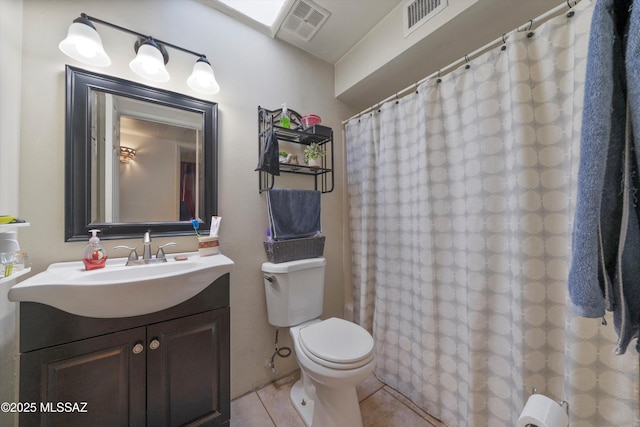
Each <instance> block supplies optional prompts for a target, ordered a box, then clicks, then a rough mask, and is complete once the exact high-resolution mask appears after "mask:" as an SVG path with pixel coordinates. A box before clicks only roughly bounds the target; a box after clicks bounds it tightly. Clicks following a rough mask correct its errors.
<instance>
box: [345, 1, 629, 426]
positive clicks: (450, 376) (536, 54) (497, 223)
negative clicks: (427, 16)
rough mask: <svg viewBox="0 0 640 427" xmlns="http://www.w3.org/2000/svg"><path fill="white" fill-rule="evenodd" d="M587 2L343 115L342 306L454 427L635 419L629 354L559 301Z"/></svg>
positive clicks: (384, 367)
mask: <svg viewBox="0 0 640 427" xmlns="http://www.w3.org/2000/svg"><path fill="white" fill-rule="evenodd" d="M592 8H593V3H592V2H591V1H588V0H583V1H582V2H581V3H580V4H579V5H578V6H576V7H575V8H574V9H573V11H574V12H575V16H573V17H567V16H565V15H562V16H559V17H556V18H554V19H552V20H549V21H547V22H546V23H544V24H543V25H541V26H540V27H539V28H537V29H536V30H535V31H534V34H533V36H531V37H528V36H527V33H524V32H522V33H516V34H512V35H511V36H510V37H509V38H508V40H507V43H506V44H505V49H504V50H503V49H501V48H496V49H494V50H492V51H491V52H489V53H486V54H484V55H482V56H480V57H478V58H475V59H473V60H472V61H471V62H470V63H469V64H468V65H470V66H469V67H467V66H466V65H467V64H465V65H463V66H462V67H460V68H459V69H457V70H455V71H453V72H452V73H450V74H448V75H445V76H443V77H442V78H441V81H438V80H437V79H432V80H429V81H427V82H425V83H423V84H421V85H420V86H419V87H418V88H417V92H416V93H413V94H410V95H407V96H405V97H403V98H401V99H398V100H397V101H391V102H388V103H386V104H384V105H383V106H382V107H381V108H380V110H379V111H375V112H372V113H369V114H366V115H363V116H361V117H359V118H355V119H352V120H350V121H349V122H348V123H347V124H346V126H345V132H346V146H347V174H348V187H349V204H350V223H351V241H352V256H353V283H354V295H355V296H354V313H355V320H356V321H357V322H358V323H360V324H362V325H363V326H365V327H367V328H369V329H370V330H372V331H373V334H374V338H375V341H376V356H377V367H376V371H375V372H376V375H377V376H378V377H379V378H380V379H381V380H382V381H383V382H385V383H386V384H388V385H389V386H391V387H393V388H395V389H396V390H398V391H399V392H401V393H402V394H404V395H406V396H407V397H409V398H410V399H411V400H412V401H413V402H414V403H416V404H417V405H418V406H420V407H421V408H423V409H425V410H426V411H427V412H429V413H430V414H432V415H434V416H436V417H438V418H439V419H441V420H442V421H443V422H444V423H446V424H447V425H449V426H452V427H458V426H470V427H473V426H478V427H479V426H483V427H485V426H491V427H498V426H509V427H513V426H515V425H516V421H517V419H518V417H519V414H520V412H521V411H522V408H523V407H524V404H525V403H526V399H527V398H528V396H529V394H530V393H531V390H532V388H536V390H537V392H538V393H544V394H546V395H548V396H549V397H552V398H554V399H556V400H557V401H560V400H566V401H568V403H569V411H570V420H571V424H570V425H571V426H572V427H605V426H626V427H632V426H638V425H640V423H639V420H638V381H637V376H638V372H637V369H638V355H637V354H634V353H635V352H632V351H629V352H628V353H627V354H626V355H624V356H615V355H614V354H613V351H612V349H613V347H614V345H615V334H614V332H613V331H612V329H613V328H612V322H610V323H609V325H608V326H603V325H601V319H583V318H578V317H576V316H574V314H573V312H572V310H571V308H570V306H569V304H568V302H567V292H566V288H567V285H566V277H567V272H568V268H569V264H568V263H569V253H570V250H571V248H570V245H571V230H572V221H573V211H574V205H575V200H574V193H575V186H576V182H575V180H576V177H577V168H578V156H579V152H578V146H579V139H580V135H579V132H580V121H581V110H582V98H583V83H584V74H585V57H586V54H587V45H588V32H589V24H590V20H591V13H592Z"/></svg>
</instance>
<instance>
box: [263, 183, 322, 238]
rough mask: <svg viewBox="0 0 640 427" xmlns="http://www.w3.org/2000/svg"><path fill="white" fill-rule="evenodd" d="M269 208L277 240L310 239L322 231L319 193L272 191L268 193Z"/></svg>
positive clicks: (271, 223)
mask: <svg viewBox="0 0 640 427" xmlns="http://www.w3.org/2000/svg"><path fill="white" fill-rule="evenodd" d="M267 207H268V209H269V224H270V226H271V235H272V237H273V239H275V240H286V239H299V238H303V237H310V236H314V235H316V234H319V233H320V231H322V228H321V226H320V192H319V191H314V190H291V189H284V188H276V189H272V190H269V191H268V192H267Z"/></svg>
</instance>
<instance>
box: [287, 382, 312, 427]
mask: <svg viewBox="0 0 640 427" xmlns="http://www.w3.org/2000/svg"><path fill="white" fill-rule="evenodd" d="M289 396H290V398H291V403H292V404H293V407H294V408H295V409H296V411H297V412H298V415H300V418H302V421H304V425H305V426H307V427H311V421H312V420H313V407H314V402H313V400H311V399H310V398H309V397H308V396H307V395H306V394H305V392H304V385H303V384H302V380H301V379H300V380H298V381H296V383H295V384H294V385H293V387H291V394H290V395H289Z"/></svg>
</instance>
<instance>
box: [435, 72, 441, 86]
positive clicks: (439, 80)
mask: <svg viewBox="0 0 640 427" xmlns="http://www.w3.org/2000/svg"><path fill="white" fill-rule="evenodd" d="M441 82H442V79H441V78H440V70H438V79H437V80H436V83H441Z"/></svg>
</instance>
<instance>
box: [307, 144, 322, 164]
mask: <svg viewBox="0 0 640 427" xmlns="http://www.w3.org/2000/svg"><path fill="white" fill-rule="evenodd" d="M324 155H325V152H324V150H323V149H322V147H321V146H320V145H319V144H318V143H316V142H312V143H311V144H309V145H308V146H306V147H305V149H304V162H305V163H306V164H308V165H309V167H310V168H312V169H317V168H319V167H320V166H321V165H322V156H324Z"/></svg>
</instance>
